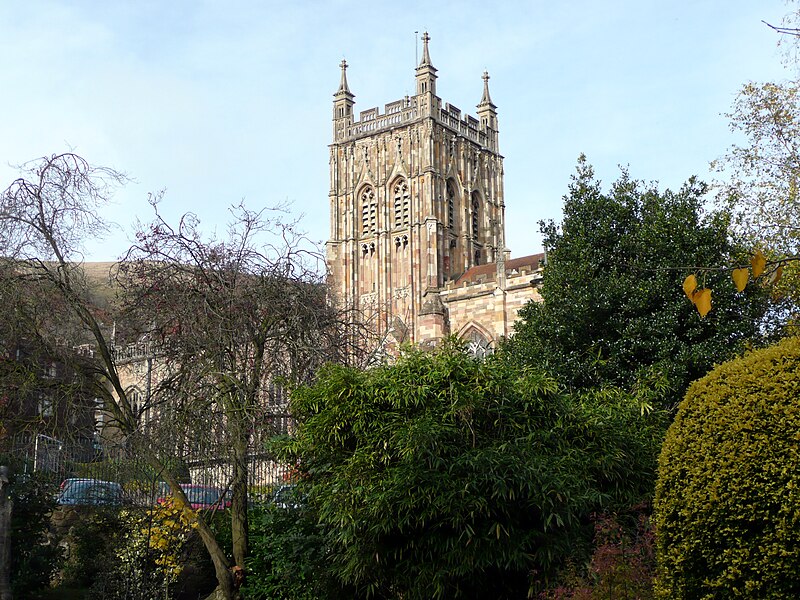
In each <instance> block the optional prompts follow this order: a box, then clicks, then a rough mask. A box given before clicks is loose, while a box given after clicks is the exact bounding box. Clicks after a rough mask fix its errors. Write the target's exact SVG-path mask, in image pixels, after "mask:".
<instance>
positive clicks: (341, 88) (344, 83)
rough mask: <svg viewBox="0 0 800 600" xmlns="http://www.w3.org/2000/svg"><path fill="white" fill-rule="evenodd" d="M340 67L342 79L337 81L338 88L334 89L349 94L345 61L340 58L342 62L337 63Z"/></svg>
mask: <svg viewBox="0 0 800 600" xmlns="http://www.w3.org/2000/svg"><path fill="white" fill-rule="evenodd" d="M339 66H340V67H342V81H341V82H340V83H339V89H338V90H336V93H337V94H342V93H344V94H349V93H350V88H349V87H348V85H347V61H346V60H344V59H342V62H341V63H340V64H339Z"/></svg>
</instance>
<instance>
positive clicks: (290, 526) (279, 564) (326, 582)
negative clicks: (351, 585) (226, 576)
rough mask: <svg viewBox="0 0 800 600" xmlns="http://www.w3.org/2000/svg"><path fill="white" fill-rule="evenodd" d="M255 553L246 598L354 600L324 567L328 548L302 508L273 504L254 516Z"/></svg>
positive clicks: (255, 599) (314, 523) (251, 541)
mask: <svg viewBox="0 0 800 600" xmlns="http://www.w3.org/2000/svg"><path fill="white" fill-rule="evenodd" d="M250 547H251V554H250V557H249V561H248V563H247V570H248V576H247V583H246V585H245V587H244V588H242V594H243V596H244V597H245V598H250V599H253V600H316V599H317V598H329V599H331V600H333V599H335V598H342V599H344V598H347V599H350V598H353V597H354V596H353V592H352V590H344V589H342V588H341V587H340V586H339V585H338V584H337V583H336V582H335V581H333V580H332V579H331V577H330V576H329V575H328V572H327V570H326V569H325V559H326V544H325V539H324V538H323V536H322V533H321V531H320V529H319V527H318V526H317V524H316V522H315V521H314V519H313V518H312V516H311V515H310V514H309V513H308V512H307V511H305V510H304V509H291V508H290V509H284V508H278V507H277V506H275V505H266V506H262V507H258V508H257V509H255V510H253V511H252V512H251V513H250Z"/></svg>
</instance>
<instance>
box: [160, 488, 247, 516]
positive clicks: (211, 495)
mask: <svg viewBox="0 0 800 600" xmlns="http://www.w3.org/2000/svg"><path fill="white" fill-rule="evenodd" d="M181 489H182V490H183V493H184V494H186V499H187V500H188V501H189V504H190V505H191V506H192V508H194V509H195V510H208V509H216V510H225V509H226V508H230V507H231V500H230V498H229V497H228V494H226V493H225V492H224V491H223V490H221V489H219V488H216V487H212V486H208V485H197V484H194V483H182V484H181ZM167 493H169V486H167V489H166V490H165V495H164V496H162V497H161V498H159V499H158V503H159V504H161V503H163V502H164V501H165V500H166V494H167Z"/></svg>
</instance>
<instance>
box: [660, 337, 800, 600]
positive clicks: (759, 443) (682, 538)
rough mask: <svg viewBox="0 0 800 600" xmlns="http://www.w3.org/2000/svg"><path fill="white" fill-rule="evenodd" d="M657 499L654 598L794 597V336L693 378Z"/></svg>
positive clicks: (798, 385)
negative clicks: (655, 587)
mask: <svg viewBox="0 0 800 600" xmlns="http://www.w3.org/2000/svg"><path fill="white" fill-rule="evenodd" d="M654 508H655V511H654V518H655V521H656V535H657V543H656V550H657V559H658V570H659V573H658V582H657V590H658V594H659V597H660V598H669V599H671V600H680V599H683V598H708V599H712V598H751V599H754V598H776V599H777V598H800V338H798V337H794V338H788V339H786V340H784V341H783V342H781V343H779V344H777V345H775V346H771V347H768V348H764V349H762V350H758V351H755V352H751V353H749V354H747V355H745V356H744V357H742V358H738V359H735V360H731V361H728V362H726V363H723V364H722V365H720V366H718V367H716V368H715V369H714V370H713V371H712V372H711V373H709V374H708V375H707V376H706V377H704V378H703V379H700V380H698V381H696V382H695V383H694V384H692V386H691V387H690V388H689V391H688V392H687V394H686V397H685V399H684V400H683V402H682V403H681V404H680V407H679V410H678V414H677V416H676V418H675V421H674V423H673V424H672V426H671V427H670V428H669V431H668V433H667V436H666V440H665V441H664V445H663V448H662V451H661V457H660V459H659V473H658V483H657V486H656V499H655V506H654Z"/></svg>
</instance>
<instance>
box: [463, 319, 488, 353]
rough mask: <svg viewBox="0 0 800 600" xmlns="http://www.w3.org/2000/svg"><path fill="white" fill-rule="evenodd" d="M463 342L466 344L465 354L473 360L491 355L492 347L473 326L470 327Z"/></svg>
mask: <svg viewBox="0 0 800 600" xmlns="http://www.w3.org/2000/svg"><path fill="white" fill-rule="evenodd" d="M464 341H465V342H467V352H468V353H469V354H471V355H472V356H474V357H475V358H479V359H481V358H486V357H487V356H488V355H489V354H491V353H492V345H491V343H490V342H489V340H488V339H486V336H484V335H483V334H482V333H481V332H480V331H478V330H477V329H475V328H474V327H473V326H471V327H470V330H469V333H467V335H466V337H465V338H464Z"/></svg>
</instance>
